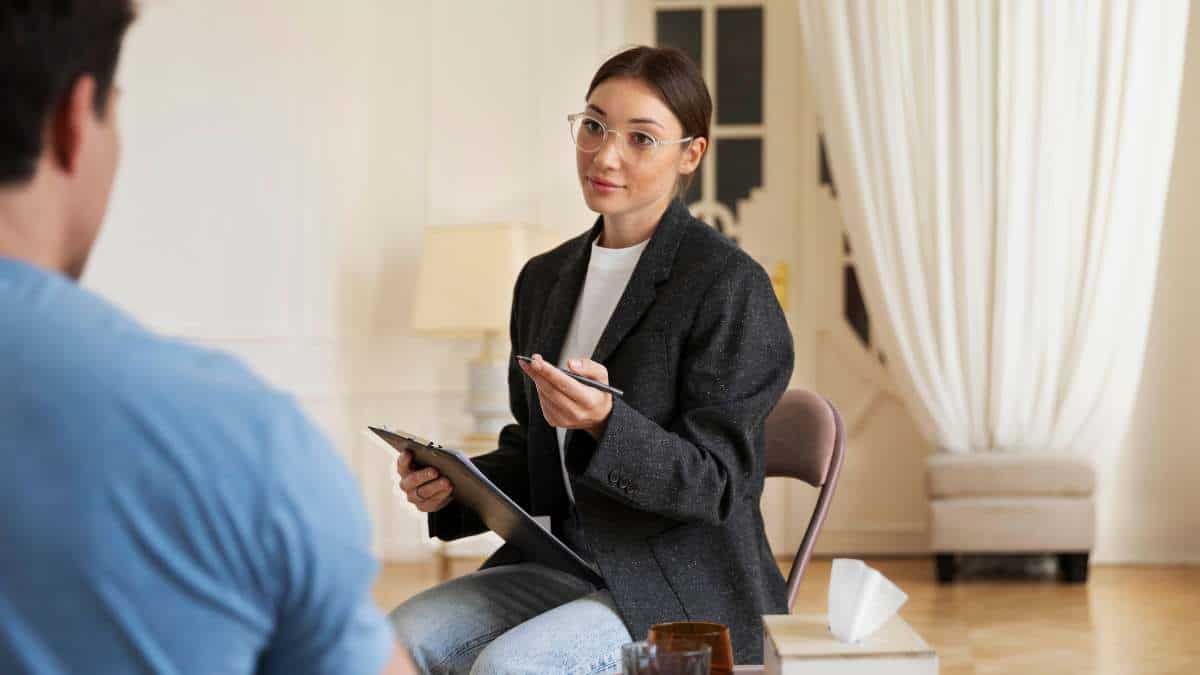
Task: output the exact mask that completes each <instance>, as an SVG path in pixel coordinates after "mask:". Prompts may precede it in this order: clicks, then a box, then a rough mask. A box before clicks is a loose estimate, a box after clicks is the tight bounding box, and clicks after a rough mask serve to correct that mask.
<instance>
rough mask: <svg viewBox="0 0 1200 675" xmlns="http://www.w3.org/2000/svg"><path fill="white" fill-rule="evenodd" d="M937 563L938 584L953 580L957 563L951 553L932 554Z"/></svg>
mask: <svg viewBox="0 0 1200 675" xmlns="http://www.w3.org/2000/svg"><path fill="white" fill-rule="evenodd" d="M934 557H935V559H936V563H937V580H938V583H939V584H949V583H953V582H954V574H955V573H956V572H957V571H958V563H957V562H956V561H955V559H954V554H953V553H938V554H937V555H936V556H934Z"/></svg>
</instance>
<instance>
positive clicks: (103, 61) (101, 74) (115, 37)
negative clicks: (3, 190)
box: [0, 0, 135, 185]
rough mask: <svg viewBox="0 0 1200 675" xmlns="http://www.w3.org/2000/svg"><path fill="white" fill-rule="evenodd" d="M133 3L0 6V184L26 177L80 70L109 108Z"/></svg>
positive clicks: (36, 0)
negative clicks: (54, 113)
mask: <svg viewBox="0 0 1200 675" xmlns="http://www.w3.org/2000/svg"><path fill="white" fill-rule="evenodd" d="M134 13H135V8H134V3H133V0H8V1H6V2H4V3H3V4H0V64H3V65H0V185H4V184H9V183H20V182H23V181H25V180H28V179H29V178H30V177H31V176H33V172H34V166H35V164H36V162H37V158H38V156H39V155H41V153H42V133H43V131H44V130H45V128H46V123H47V121H48V119H49V118H50V116H51V115H52V114H53V112H54V109H55V107H56V106H58V105H59V103H60V102H61V101H62V98H63V96H65V95H66V94H67V93H68V92H69V91H70V90H71V87H73V86H75V82H76V81H78V80H79V78H80V77H82V76H83V75H91V76H92V77H93V78H95V80H96V95H95V106H96V113H97V114H99V115H103V114H104V112H105V111H106V110H107V109H108V106H107V102H108V96H109V94H110V92H111V90H112V81H113V72H114V71H115V70H116V68H117V58H118V55H119V54H120V52H121V40H122V38H123V37H124V36H125V29H126V28H128V27H129V24H130V22H132V21H133V17H134Z"/></svg>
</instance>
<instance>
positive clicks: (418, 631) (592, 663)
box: [388, 564, 632, 675]
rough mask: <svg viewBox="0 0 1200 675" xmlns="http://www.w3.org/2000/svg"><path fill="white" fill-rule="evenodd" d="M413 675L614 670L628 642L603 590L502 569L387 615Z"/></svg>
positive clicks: (520, 568)
mask: <svg viewBox="0 0 1200 675" xmlns="http://www.w3.org/2000/svg"><path fill="white" fill-rule="evenodd" d="M388 618H389V619H390V620H391V622H392V627H393V628H395V630H396V637H397V638H398V639H399V640H400V642H402V643H403V644H404V645H405V646H406V647H408V649H409V650H410V651H411V652H412V655H413V660H414V661H415V662H416V664H417V667H418V668H419V669H420V670H421V672H424V673H429V674H431V675H432V674H435V673H436V674H439V675H440V674H441V673H472V674H477V675H478V674H492V673H512V674H516V673H537V674H538V675H543V674H545V673H572V674H579V675H585V674H591V673H604V672H608V671H612V670H615V669H616V668H617V667H618V666H617V661H618V659H619V656H620V655H619V652H620V649H621V645H623V644H625V643H627V642H631V641H632V638H630V636H629V631H628V629H626V628H625V624H624V622H622V621H621V617H620V616H619V615H618V614H617V610H616V607H615V606H614V605H613V601H612V596H611V595H610V594H609V593H608V591H597V590H596V589H595V587H593V586H592V585H591V584H589V583H588V582H586V581H583V580H582V579H579V578H577V577H574V576H571V575H569V574H567V573H565V572H559V571H557V570H552V569H550V568H548V567H544V566H542V565H534V564H520V565H505V566H502V567H493V568H490V569H486V570H481V571H479V572H475V573H473V574H470V575H467V576H464V577H459V578H457V579H454V580H452V581H448V582H446V583H444V584H441V585H440V586H435V587H433V588H431V589H429V590H427V591H424V592H422V593H420V594H418V595H415V596H413V597H412V598H410V599H409V600H407V601H405V602H404V603H402V604H400V605H399V606H398V607H396V609H394V610H392V613H391V615H390V616H389V617H388Z"/></svg>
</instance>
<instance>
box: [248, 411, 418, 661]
mask: <svg viewBox="0 0 1200 675" xmlns="http://www.w3.org/2000/svg"><path fill="white" fill-rule="evenodd" d="M288 407H289V409H290V412H289V413H288V414H286V415H283V416H281V417H282V418H283V420H284V421H285V422H286V424H284V425H283V426H282V428H280V429H278V430H277V431H276V433H274V434H273V436H274V438H275V440H274V441H273V444H274V446H275V447H272V448H271V452H272V457H273V459H272V462H271V463H272V465H273V469H274V476H273V479H274V494H272V495H271V498H270V500H269V506H268V507H267V513H265V514H264V529H265V530H266V532H265V535H266V537H267V538H268V542H266V543H267V545H268V546H269V547H270V549H271V551H272V554H271V555H270V556H269V557H268V560H270V561H271V563H270V564H271V566H272V567H273V568H274V570H273V571H272V570H266V571H264V573H265V574H267V575H270V574H274V575H276V576H275V582H274V583H272V584H269V585H268V587H269V588H271V589H272V592H273V595H274V604H275V608H276V626H275V631H274V633H273V635H272V637H271V639H270V642H269V644H268V645H267V648H266V650H265V651H264V653H263V654H262V656H261V659H260V664H259V665H260V669H259V672H261V673H266V674H271V675H274V674H279V675H282V674H284V673H287V674H289V675H294V674H314V675H324V674H326V673H329V674H331V675H332V674H333V673H338V674H343V673H353V674H358V673H363V674H366V675H375V674H376V673H378V672H379V671H380V670H382V669H383V667H384V665H385V664H386V663H387V661H388V659H389V658H390V656H391V654H392V650H393V648H394V643H395V638H394V636H393V633H392V630H391V628H390V626H389V625H388V624H387V622H386V620H385V619H384V617H383V615H382V613H381V612H380V611H379V609H378V608H377V607H376V606H375V604H374V602H373V601H372V599H371V585H372V582H373V581H374V579H375V574H376V572H377V571H378V565H377V563H376V561H375V559H374V557H373V556H372V554H371V550H370V524H369V521H368V519H367V514H366V511H365V509H364V506H363V500H362V495H361V493H360V491H359V488H358V484H357V482H356V481H355V479H354V478H353V477H352V476H351V475H350V472H349V470H348V469H347V467H346V465H345V464H344V463H343V462H342V460H341V458H340V457H339V456H338V455H337V454H336V453H335V451H334V450H333V449H332V447H331V446H330V444H329V443H328V442H327V441H326V440H325V438H324V437H323V436H322V435H321V434H320V432H318V431H317V430H316V429H314V428H313V427H312V425H311V424H309V423H308V422H307V420H305V419H304V417H303V415H301V414H300V413H299V412H298V411H296V410H295V408H294V406H293V405H291V404H290V402H289V405H288ZM267 578H271V577H267Z"/></svg>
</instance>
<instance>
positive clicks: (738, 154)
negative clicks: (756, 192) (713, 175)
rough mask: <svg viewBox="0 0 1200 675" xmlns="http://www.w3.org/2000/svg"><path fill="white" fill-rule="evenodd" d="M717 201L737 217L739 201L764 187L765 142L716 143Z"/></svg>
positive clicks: (726, 140) (735, 139)
mask: <svg viewBox="0 0 1200 675" xmlns="http://www.w3.org/2000/svg"><path fill="white" fill-rule="evenodd" d="M716 147H717V155H716V158H717V162H718V163H719V165H718V166H717V167H716V172H717V200H718V201H720V202H721V203H722V204H724V205H725V206H728V207H729V210H730V211H733V212H734V213H735V214H736V213H737V200H739V199H745V198H746V197H749V196H750V190H752V189H754V188H756V187H759V186H761V185H762V139H761V138H721V139H717V146H716Z"/></svg>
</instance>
